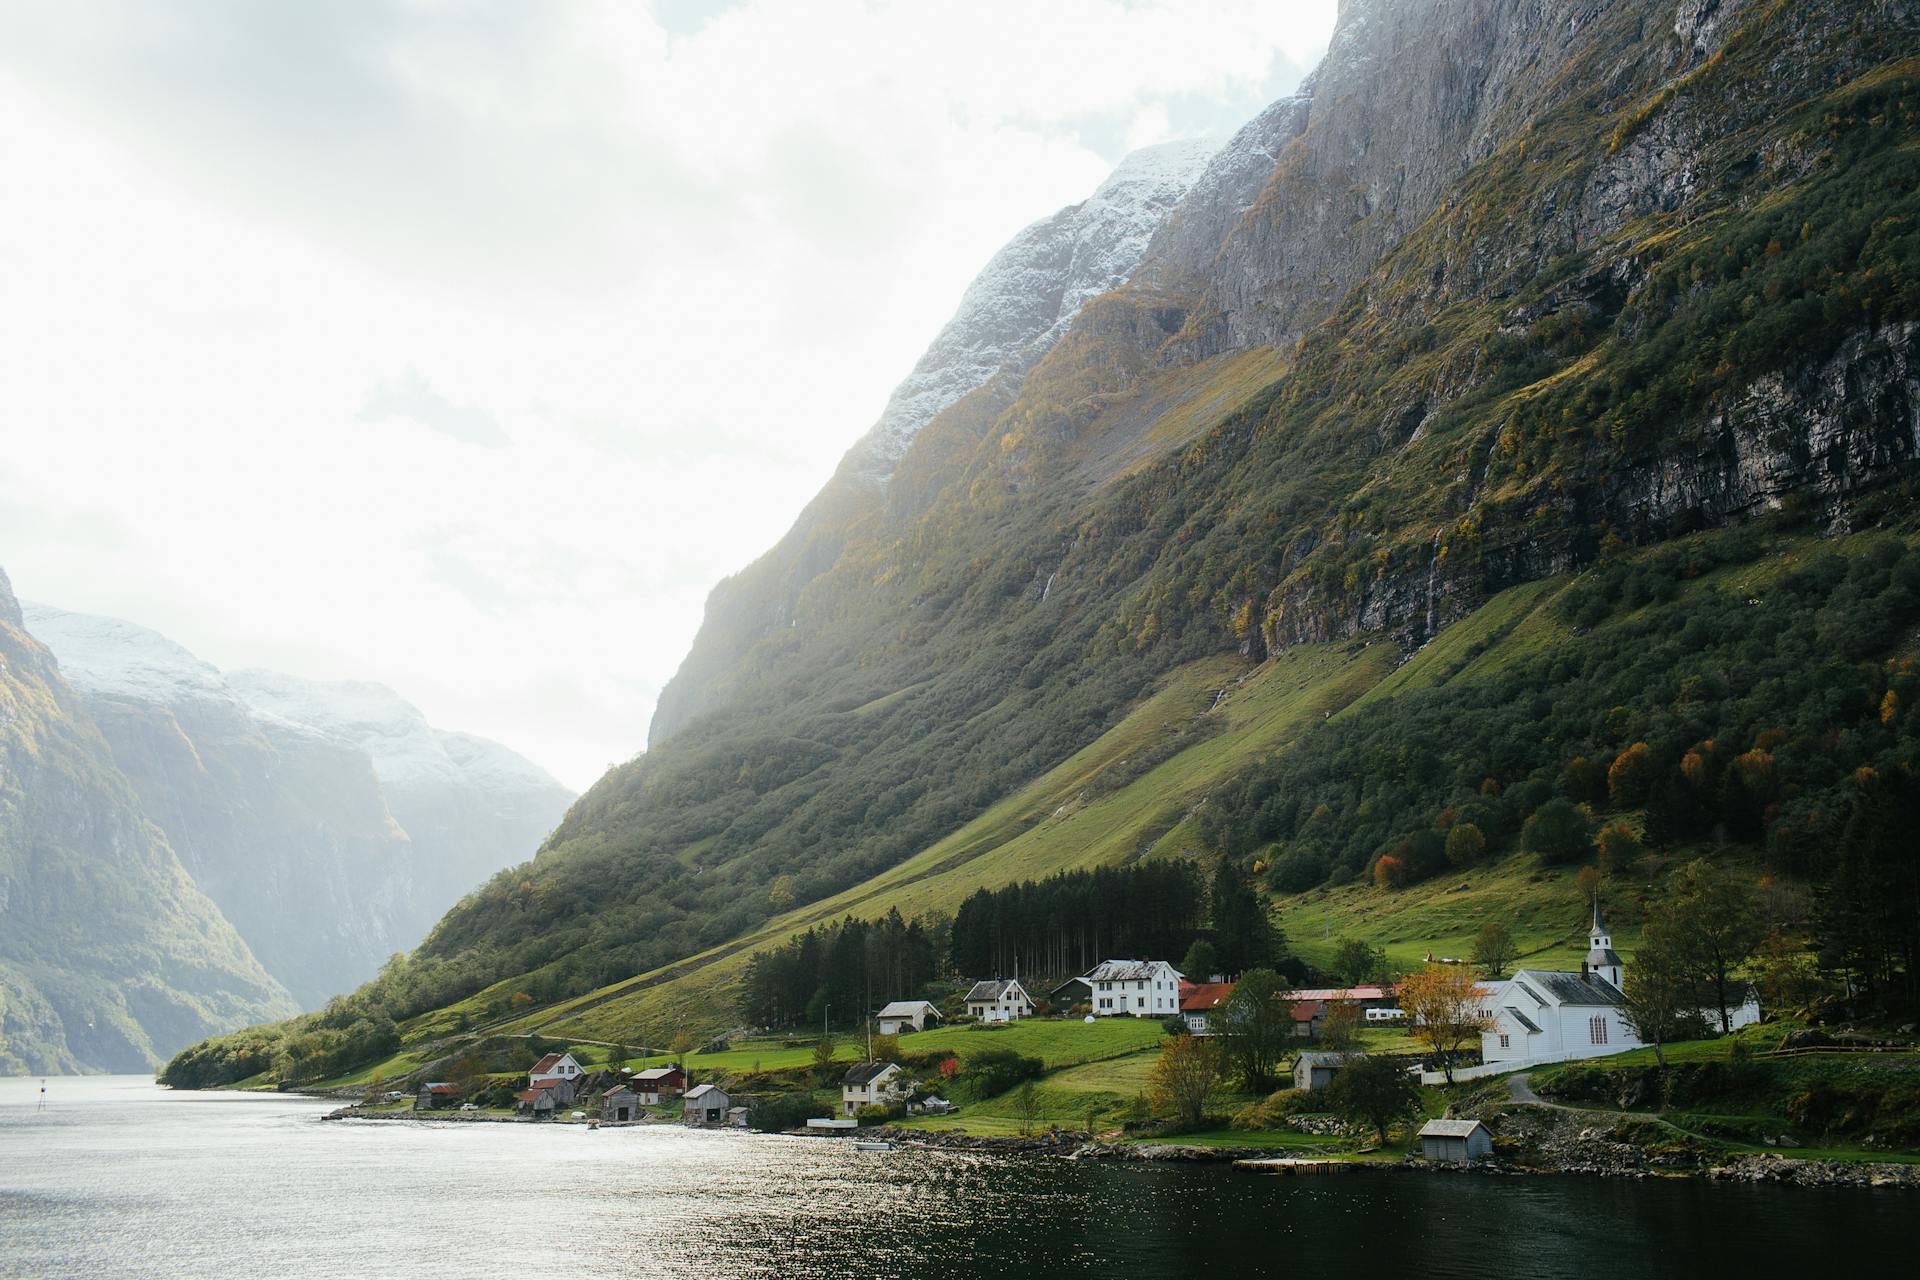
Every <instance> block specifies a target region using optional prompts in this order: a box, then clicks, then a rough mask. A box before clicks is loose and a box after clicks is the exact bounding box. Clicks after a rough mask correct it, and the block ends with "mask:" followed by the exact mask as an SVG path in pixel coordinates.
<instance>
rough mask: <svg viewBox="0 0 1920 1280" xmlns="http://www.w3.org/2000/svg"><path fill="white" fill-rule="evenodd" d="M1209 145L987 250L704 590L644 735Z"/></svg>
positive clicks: (1171, 154) (1055, 318) (1124, 265)
mask: <svg viewBox="0 0 1920 1280" xmlns="http://www.w3.org/2000/svg"><path fill="white" fill-rule="evenodd" d="M1213 151H1214V146H1213V144H1211V143H1207V142H1193V141H1188V142H1169V143H1164V144H1162V145H1160V146H1156V147H1146V148H1143V149H1141V150H1139V151H1136V152H1134V153H1132V154H1131V155H1129V156H1127V157H1126V158H1125V159H1124V160H1122V161H1121V162H1120V165H1119V166H1118V167H1117V168H1116V169H1115V170H1114V171H1113V173H1112V174H1111V175H1109V176H1108V178H1107V180H1106V181H1105V182H1103V183H1101V184H1100V187H1099V189H1098V190H1096V191H1095V192H1094V193H1093V194H1092V195H1091V196H1089V197H1088V198H1087V199H1085V200H1083V201H1081V202H1080V203H1079V204H1076V205H1069V206H1068V207H1067V208H1065V209H1062V210H1060V211H1059V212H1058V213H1055V214H1053V215H1052V216H1051V217H1048V218H1043V219H1041V220H1040V221H1039V222H1036V223H1034V224H1033V225H1032V226H1030V227H1028V228H1027V229H1026V230H1024V231H1022V232H1021V233H1020V234H1019V235H1017V236H1015V237H1014V238H1013V239H1012V240H1011V241H1010V242H1008V244H1007V245H1006V247H1005V248H1003V249H1001V250H1000V252H999V253H997V254H995V255H994V256H993V260H992V261H990V262H989V263H987V265H986V268H985V269H984V270H982V271H981V273H980V274H979V276H977V277H976V278H975V279H974V281H973V283H972V284H971V285H969V286H968V288H967V292H966V296H965V297H963V298H962V299H961V300H960V307H959V310H958V311H956V312H955V313H954V317H953V319H951V320H949V321H948V322H947V325H946V327H945V328H943V329H942V330H941V331H940V334H939V336H937V337H936V338H935V339H934V340H933V345H932V346H930V347H928V348H927V351H926V354H924V355H923V356H921V357H920V360H919V362H918V363H916V364H915V365H914V367H913V372H912V373H910V374H908V375H907V378H906V380H905V381H903V382H902V383H901V384H900V385H899V386H898V387H897V388H895V389H894V392H893V395H892V396H891V397H890V398H889V399H888V401H887V407H886V411H885V412H884V413H882V414H881V416H880V421H879V422H877V423H875V424H874V426H873V427H872V429H871V430H869V431H868V432H867V434H866V435H865V436H863V437H861V438H860V440H859V441H858V442H856V443H855V444H854V446H853V447H852V448H851V449H849V450H848V451H847V455H846V457H845V458H844V459H843V460H842V461H841V464H840V468H839V470H838V471H837V472H836V473H835V475H834V477H833V479H832V480H831V481H829V482H828V484H827V487H826V488H825V489H824V490H823V491H822V492H821V493H820V494H819V495H818V496H817V497H815V498H814V500H813V501H812V502H810V503H809V504H807V508H806V510H804V511H803V512H801V514H800V518H799V519H798V520H796V521H795V522H794V527H793V528H792V529H791V530H790V531H789V532H788V533H787V535H786V537H784V538H782V539H781V540H780V542H779V543H778V545H776V546H775V547H774V548H773V549H772V550H770V551H768V552H767V554H766V555H765V556H763V557H761V558H760V559H759V560H758V561H756V562H755V563H754V564H753V565H751V566H749V567H748V568H746V569H744V570H742V571H741V572H740V573H739V574H736V575H735V576H734V577H732V578H729V579H727V580H726V581H725V582H722V583H721V584H720V585H719V586H717V587H715V588H714V591H713V594H712V596H711V598H710V599H709V600H708V602H707V621H706V625H705V626H704V627H703V628H702V632H701V641H700V643H698V644H696V645H695V647H694V651H693V652H692V653H691V654H690V655H689V656H688V658H687V660H686V662H685V664H684V665H683V666H682V668H681V671H680V673H679V674H678V675H677V676H676V677H675V678H674V679H673V681H671V682H670V683H669V684H668V686H667V688H666V689H665V690H663V691H662V693H661V695H660V703H659V707H658V709H657V710H656V711H655V713H654V719H653V726H652V731H651V734H650V738H651V740H652V741H653V742H662V741H665V740H666V738H667V737H668V736H669V735H671V734H672V733H673V732H674V730H675V729H677V728H678V727H679V726H681V725H682V724H684V723H685V722H686V721H687V720H689V719H691V718H693V717H695V716H697V715H699V714H701V713H702V712H703V711H706V710H710V709H711V707H712V704H713V702H714V699H715V697H716V691H717V690H718V689H721V688H724V687H725V685H726V684H727V682H728V680H729V678H730V677H731V675H732V668H733V662H734V660H735V659H736V658H737V657H738V656H739V651H740V645H741V643H742V642H743V640H744V639H745V638H746V637H749V636H751V637H758V636H761V635H765V634H768V633H771V632H772V631H775V630H777V629H778V628H780V627H782V626H785V625H787V624H788V623H789V622H791V620H792V613H793V609H794V606H795V602H796V598H797V596H798V594H799V592H800V591H801V590H802V588H804V587H805V585H806V584H807V583H808V582H809V581H811V580H812V579H813V578H814V577H815V576H817V575H818V574H820V573H822V572H824V571H825V570H826V569H828V568H830V567H831V566H832V564H833V563H834V561H835V559H836V558H837V557H838V556H839V554H840V550H841V548H842V547H843V546H845V544H846V542H847V540H848V539H849V538H850V537H852V536H854V532H855V530H857V529H859V528H860V527H862V526H863V525H864V524H866V523H867V522H868V521H870V520H872V519H873V518H874V517H875V516H876V515H877V514H878V513H879V512H880V510H881V509H882V506H883V504H884V502H885V497H886V491H887V486H888V482H889V480H890V479H891V478H892V476H893V472H894V469H895V467H896V466H897V465H898V464H899V462H900V459H901V457H902V455H904V454H905V453H906V451H907V449H908V447H909V446H910V445H911V444H912V443H913V439H914V437H915V436H917V435H918V434H919V433H920V430H921V429H922V428H923V427H925V426H926V425H927V423H929V422H931V421H932V420H933V419H934V418H935V417H937V416H939V414H940V413H941V412H942V411H943V410H945V409H947V408H948V407H949V406H951V405H953V404H954V403H955V402H957V401H959V400H961V399H963V398H965V397H967V396H968V395H970V394H972V393H975V392H979V393H980V395H981V397H982V398H984V399H985V400H986V401H987V402H989V403H994V404H999V403H1002V402H1004V400H1005V399H1006V398H1007V397H1010V396H1011V394H1012V392H1013V389H1014V388H1015V387H1017V386H1018V384H1019V382H1020V380H1021V379H1022V378H1023V377H1024V376H1025V375H1026V373H1027V371H1028V370H1029V369H1031V368H1032V367H1033V366H1034V364H1035V363H1036V362H1038V361H1039V360H1040V358H1041V357H1042V356H1044V355H1045V354H1046V353H1047V352H1048V351H1050V350H1052V349H1053V347H1054V345H1055V344H1056V343H1057V342H1059V340H1060V338H1061V336H1062V335H1063V334H1065V332H1066V330H1067V327H1068V325H1069V324H1070V323H1071V322H1072V320H1073V317H1074V316H1075V315H1077V314H1078V313H1079V311H1080V308H1081V307H1082V306H1083V305H1085V303H1086V302H1087V300H1088V299H1090V298H1093V297H1096V296H1097V295H1099V294H1101V293H1104V292H1106V291H1107V290H1109V289H1112V288H1115V287H1117V286H1118V285H1121V284H1123V283H1125V281H1126V280H1127V279H1128V277H1130V276H1131V275H1132V274H1133V273H1134V271H1135V270H1137V269H1138V268H1139V266H1140V263H1141V260H1142V259H1143V258H1144V257H1145V256H1146V252H1147V244H1148V241H1149V239H1150V238H1151V237H1152V236H1153V235H1154V234H1155V232H1156V231H1157V229H1158V228H1159V227H1160V225H1161V223H1162V222H1163V221H1164V220H1165V219H1166V217H1167V215H1168V214H1169V212H1170V211H1171V210H1173V209H1174V208H1175V207H1177V206H1178V205H1179V204H1180V202H1181V199H1182V198H1183V197H1184V196H1185V195H1186V193H1187V190H1188V188H1189V187H1190V186H1192V184H1193V182H1194V181H1195V179H1196V178H1197V177H1198V176H1199V175H1200V174H1201V173H1202V170H1203V167H1205V166H1207V163H1208V159H1209V157H1210V156H1211V155H1212V154H1213Z"/></svg>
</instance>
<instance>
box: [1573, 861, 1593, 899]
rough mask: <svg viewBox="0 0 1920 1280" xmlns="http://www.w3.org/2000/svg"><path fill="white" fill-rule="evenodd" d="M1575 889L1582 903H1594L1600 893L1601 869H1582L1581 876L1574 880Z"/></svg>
mask: <svg viewBox="0 0 1920 1280" xmlns="http://www.w3.org/2000/svg"><path fill="white" fill-rule="evenodd" d="M1573 889H1574V892H1575V893H1577V894H1578V895H1579V896H1580V901H1582V902H1592V901H1593V900H1594V897H1595V896H1596V895H1598V894H1599V892H1600V868H1598V867H1582V868H1580V874H1579V875H1577V876H1575V877H1574V878H1573Z"/></svg>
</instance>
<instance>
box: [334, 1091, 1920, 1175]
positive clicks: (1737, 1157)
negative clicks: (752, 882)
mask: <svg viewBox="0 0 1920 1280" xmlns="http://www.w3.org/2000/svg"><path fill="white" fill-rule="evenodd" d="M308 1096H320V1095H312V1094H310V1095H308ZM320 1118H321V1120H322V1121H327V1120H372V1121H381V1122H386V1123H395V1122H398V1123H415V1124H448V1123H451V1124H542V1125H572V1126H576V1127H578V1128H581V1129H588V1128H616V1129H650V1128H684V1127H686V1126H683V1125H680V1124H679V1123H678V1122H677V1121H673V1120H652V1121H640V1122H634V1121H629V1122H627V1123H624V1124H601V1125H597V1126H595V1125H590V1124H589V1123H588V1122H587V1121H584V1120H548V1121H535V1120H528V1119H524V1118H522V1117H520V1116H509V1115H500V1114H497V1113H485V1112H480V1113H476V1112H447V1111H435V1112H418V1111H384V1112H380V1111H376V1112H364V1111H360V1110H357V1109H356V1108H355V1107H353V1106H346V1107H341V1108H339V1109H337V1110H335V1111H331V1112H328V1113H327V1114H326V1115H324V1116H322V1117H320ZM700 1131H701V1132H708V1133H744V1132H750V1131H749V1130H736V1129H706V1128H702V1129H701V1130H700ZM855 1134H857V1135H858V1136H859V1137H860V1138H862V1139H864V1140H868V1141H884V1142H889V1143H892V1144H894V1145H895V1146H897V1147H905V1148H912V1149H915V1150H920V1151H952V1152H973V1153H978V1154H984V1155H998V1156H1007V1157H1014V1158H1031V1159H1055V1160H1075V1161H1078V1160H1101V1161H1117V1162H1127V1163H1136V1164H1175V1165H1178V1164H1227V1165H1232V1166H1235V1167H1239V1168H1242V1169H1244V1170H1245V1171H1247V1172H1249V1173H1256V1174H1265V1175H1268V1176H1273V1175H1279V1176H1312V1175H1326V1174H1347V1173H1359V1172H1372V1173H1416V1174H1440V1175H1447V1174H1452V1175H1460V1174H1466V1175H1479V1176H1482V1177H1506V1178H1526V1177H1567V1176H1573V1177H1597V1178H1627V1179H1633V1180H1641V1181H1645V1180H1651V1179H1666V1178H1703V1179H1707V1180H1710V1181H1715V1182H1746V1183H1753V1184H1761V1183H1765V1184H1769V1185H1774V1186H1790V1187H1806V1188H1834V1187H1847V1188H1870V1189H1888V1188H1891V1189H1900V1190H1920V1164H1902V1163H1896V1162H1888V1161H1867V1160H1860V1161H1852V1160H1818V1159H1810V1158H1805V1157H1800V1156H1791V1155H1782V1154H1778V1153H1774V1152H1742V1153H1738V1154H1734V1155H1731V1156H1729V1157H1728V1158H1726V1159H1724V1160H1721V1161H1719V1162H1717V1163H1711V1164H1677V1163H1662V1162H1659V1161H1658V1160H1655V1159H1649V1157H1648V1154H1647V1153H1646V1152H1645V1151H1644V1150H1642V1149H1639V1148H1634V1147H1631V1146H1630V1145H1628V1144H1619V1143H1614V1144H1609V1146H1610V1150H1608V1151H1607V1152H1606V1153H1605V1155H1604V1157H1602V1156H1600V1155H1597V1154H1596V1153H1594V1152H1593V1151H1591V1150H1587V1151H1580V1152H1568V1153H1567V1156H1566V1158H1563V1159H1560V1160H1558V1161H1557V1162H1554V1163H1548V1164H1535V1163H1526V1162H1521V1161H1514V1160H1506V1159H1497V1158H1496V1159H1488V1160H1481V1161H1476V1162H1474V1163H1472V1164H1447V1163H1438V1162H1433V1161H1427V1160H1423V1159H1419V1158H1417V1157H1415V1156H1412V1155H1406V1156H1402V1157H1400V1158H1399V1159H1393V1160H1379V1159H1373V1160H1361V1159H1353V1158H1349V1157H1346V1156H1342V1155H1311V1156H1287V1155H1280V1154H1275V1153H1274V1152H1273V1150H1272V1149H1271V1148H1265V1147H1258V1146H1252V1145H1249V1146H1244V1147H1234V1146H1212V1145H1200V1144H1195V1143H1181V1142H1178V1141H1170V1142H1102V1141H1099V1140H1097V1139H1088V1138H1081V1137H1077V1136H1069V1135H1065V1134H1058V1133H1056V1134H1053V1135H1043V1136H1040V1137H1034V1138H1018V1137H1006V1136H998V1135H984V1134H965V1133H958V1132H953V1131H949V1130H939V1129H933V1130H929V1129H902V1128H898V1127H896V1126H894V1125H876V1126H874V1127H872V1128H870V1129H861V1130H856V1131H851V1132H849V1133H845V1134H841V1133H835V1134H825V1133H810V1132H807V1131H805V1130H798V1129H791V1130H785V1131H782V1132H779V1133H776V1134H774V1135H773V1136H776V1137H789V1138H803V1139H811V1140H814V1141H829V1142H830V1141H848V1140H850V1139H852V1138H853V1137H854V1135H855Z"/></svg>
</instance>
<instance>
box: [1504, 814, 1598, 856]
mask: <svg viewBox="0 0 1920 1280" xmlns="http://www.w3.org/2000/svg"><path fill="white" fill-rule="evenodd" d="M1592 831H1593V825H1592V823H1591V822H1590V821H1589V820H1588V819H1587V815H1586V814H1585V813H1583V812H1581V809H1580V806H1578V805H1576V804H1574V803H1573V801H1571V800H1565V799H1556V800H1549V801H1547V802H1546V803H1545V804H1543V805H1541V806H1540V807H1539V808H1538V809H1536V810H1535V811H1534V814H1533V816H1532V817H1531V818H1528V819H1527V825H1526V826H1524V827H1522V828H1521V830H1520V840H1521V843H1522V844H1524V845H1525V846H1526V847H1527V848H1528V849H1531V850H1532V851H1533V852H1535V853H1537V854H1539V855H1540V857H1541V858H1542V859H1543V860H1545V861H1546V862H1548V863H1553V864H1559V863H1567V862H1578V861H1579V860H1580V859H1581V858H1584V857H1586V856H1587V852H1588V850H1590V849H1591V848H1592V847H1593V837H1592Z"/></svg>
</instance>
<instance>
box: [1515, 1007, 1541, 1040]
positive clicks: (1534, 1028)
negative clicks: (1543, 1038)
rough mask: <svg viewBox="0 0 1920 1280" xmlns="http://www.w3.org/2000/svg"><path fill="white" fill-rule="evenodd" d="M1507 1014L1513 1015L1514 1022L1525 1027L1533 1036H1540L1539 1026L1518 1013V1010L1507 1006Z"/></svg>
mask: <svg viewBox="0 0 1920 1280" xmlns="http://www.w3.org/2000/svg"><path fill="white" fill-rule="evenodd" d="M1507 1012H1508V1013H1510V1014H1512V1015H1513V1018H1514V1021H1515V1022H1518V1023H1519V1024H1520V1025H1521V1026H1523V1027H1525V1028H1526V1029H1527V1030H1528V1031H1530V1032H1532V1033H1533V1034H1534V1035H1539V1034H1540V1024H1539V1023H1537V1022H1535V1021H1534V1020H1533V1019H1532V1018H1529V1017H1528V1016H1527V1015H1526V1014H1524V1013H1522V1012H1520V1011H1519V1010H1518V1009H1516V1008H1514V1007H1513V1006H1512V1005H1508V1006H1507Z"/></svg>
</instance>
